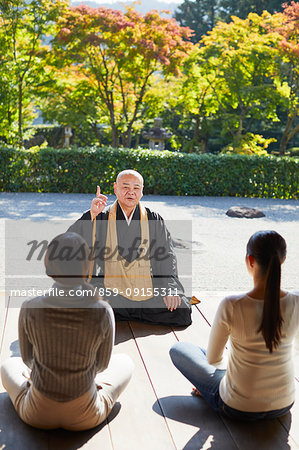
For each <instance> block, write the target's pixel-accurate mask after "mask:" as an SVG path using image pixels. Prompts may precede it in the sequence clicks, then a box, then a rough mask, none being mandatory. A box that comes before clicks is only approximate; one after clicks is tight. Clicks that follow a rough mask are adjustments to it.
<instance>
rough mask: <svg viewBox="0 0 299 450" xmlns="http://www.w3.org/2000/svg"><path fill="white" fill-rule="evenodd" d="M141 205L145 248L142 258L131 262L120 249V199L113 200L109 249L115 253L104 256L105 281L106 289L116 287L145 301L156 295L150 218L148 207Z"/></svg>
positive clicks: (132, 297) (133, 298)
mask: <svg viewBox="0 0 299 450" xmlns="http://www.w3.org/2000/svg"><path fill="white" fill-rule="evenodd" d="M138 207H139V208H140V228H141V242H142V248H141V253H140V255H139V257H138V258H136V259H135V260H134V261H132V262H128V261H126V260H125V259H124V258H123V257H122V256H121V255H120V254H119V251H118V240H117V231H116V210H117V202H114V204H113V205H112V206H111V208H110V210H109V217H108V227H107V238H106V248H110V249H112V253H110V254H109V256H108V257H107V258H106V259H105V276H104V284H105V287H106V288H109V289H112V290H113V289H114V290H115V291H117V293H118V294H120V295H122V296H123V297H126V298H128V299H129V300H134V301H143V300H148V299H150V298H152V297H153V282H152V276H151V263H150V257H149V243H150V238H149V226H148V217H147V212H146V209H145V208H144V206H143V205H141V203H139V204H138ZM116 249H117V250H116Z"/></svg>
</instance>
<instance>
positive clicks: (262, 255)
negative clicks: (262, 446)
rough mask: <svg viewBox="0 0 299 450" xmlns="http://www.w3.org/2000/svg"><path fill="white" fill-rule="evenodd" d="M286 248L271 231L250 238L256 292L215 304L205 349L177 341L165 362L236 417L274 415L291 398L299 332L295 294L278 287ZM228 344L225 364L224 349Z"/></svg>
mask: <svg viewBox="0 0 299 450" xmlns="http://www.w3.org/2000/svg"><path fill="white" fill-rule="evenodd" d="M285 257H286V243H285V240H284V239H283V237H282V236H280V235H279V234H278V233H276V232H275V231H259V232H257V233H255V234H254V235H253V236H251V238H250V239H249V241H248V244H247V251H246V265H247V269H248V272H249V274H250V275H251V276H252V277H253V288H252V290H251V291H250V292H248V293H246V294H240V295H234V296H229V297H226V298H225V299H224V300H222V302H221V303H220V305H219V307H218V310H217V312H216V316H215V319H214V323H213V326H212V329H211V333H210V338H209V344H208V348H207V351H205V350H203V349H201V348H200V347H197V346H195V345H193V344H191V343H184V342H179V343H177V344H175V345H174V346H173V347H172V348H171V350H170V357H171V359H172V361H173V363H174V365H175V366H176V367H177V368H178V369H179V370H180V372H181V373H182V374H183V375H184V376H185V377H186V378H188V380H189V381H191V383H192V384H193V385H194V386H195V389H194V394H195V395H199V396H202V397H203V398H204V399H205V400H206V401H207V402H208V403H209V404H210V406H211V407H212V408H213V409H214V410H216V411H217V412H220V413H223V414H224V415H226V416H228V417H230V418H232V419H238V420H258V419H271V418H277V417H280V416H282V415H284V414H286V413H287V412H288V411H289V410H290V408H291V407H292V404H293V402H294V398H295V381H294V367H293V361H292V344H293V341H294V338H295V334H296V332H297V331H298V329H299V293H291V292H286V291H284V290H282V289H281V287H280V278H281V264H282V263H283V262H284V260H285ZM228 340H229V342H230V349H229V352H228V359H227V364H226V363H225V362H224V357H223V354H224V348H225V345H226V343H227V341H228Z"/></svg>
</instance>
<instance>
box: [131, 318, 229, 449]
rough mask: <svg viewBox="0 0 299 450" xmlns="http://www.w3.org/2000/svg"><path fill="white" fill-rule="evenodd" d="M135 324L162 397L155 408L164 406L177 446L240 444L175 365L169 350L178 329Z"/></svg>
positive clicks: (195, 447)
mask: <svg viewBox="0 0 299 450" xmlns="http://www.w3.org/2000/svg"><path fill="white" fill-rule="evenodd" d="M131 326H132V330H133V333H134V336H135V339H136V342H137V345H138V347H139V350H140V352H141V354H142V358H143V360H144V363H145V365H146V368H147V370H148V373H149V376H150V378H151V381H152V383H153V386H154V389H155V391H156V394H157V396H158V398H159V401H158V402H156V403H155V404H154V406H153V409H154V411H156V412H157V414H160V408H161V409H162V411H163V414H164V415H165V417H166V418H167V423H168V426H169V429H170V431H171V434H172V436H173V438H174V441H175V444H176V446H177V448H178V449H183V448H184V449H200V448H210V446H212V448H213V449H221V450H225V449H229V450H233V449H234V448H236V446H235V445H234V442H233V440H232V439H231V437H230V435H229V433H228V432H227V429H226V428H225V426H224V425H223V422H222V421H221V419H220V418H219V416H218V415H217V414H215V413H214V412H213V411H212V410H211V408H209V407H208V406H207V405H206V403H205V402H201V401H199V400H200V399H198V398H195V397H193V396H191V395H190V383H189V381H188V380H186V379H185V378H184V377H183V376H182V375H181V374H180V373H179V371H178V370H176V369H175V367H174V366H173V364H172V362H171V360H170V357H169V355H168V352H169V349H170V347H171V346H172V345H173V344H174V343H175V342H177V339H176V336H175V335H174V333H167V327H157V326H154V325H152V326H151V325H144V324H140V323H137V322H133V323H131ZM165 333H166V334H165Z"/></svg>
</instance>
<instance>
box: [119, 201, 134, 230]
mask: <svg viewBox="0 0 299 450" xmlns="http://www.w3.org/2000/svg"><path fill="white" fill-rule="evenodd" d="M117 204H118V206H119V207H120V209H121V211H122V213H123V215H124V218H125V219H126V222H127V224H128V225H130V223H131V220H132V218H133V216H134V213H135V210H136V206H139V203H137V205H136V206H135V208H134V209H133V211H132V214H131V215H130V218H128V216H127V214H126V213H125V211H124V210H123V209H122V207H121V206H120V204H119V202H117Z"/></svg>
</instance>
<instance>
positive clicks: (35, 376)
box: [19, 284, 114, 402]
mask: <svg viewBox="0 0 299 450" xmlns="http://www.w3.org/2000/svg"><path fill="white" fill-rule="evenodd" d="M55 286H58V285H57V284H54V287H55ZM85 288H86V287H85V286H84V287H83V289H85ZM58 289H59V291H61V290H62V289H63V287H62V285H59V287H58ZM77 289H80V290H83V289H82V287H81V286H78V287H75V288H72V291H73V292H76V290H77ZM64 295H65V296H60V297H54V296H51V295H47V296H44V297H37V298H34V299H30V300H26V301H25V302H24V303H23V305H22V308H21V311H20V316H19V343H20V352H21V355H22V358H23V361H24V363H25V364H26V365H27V366H28V367H30V368H31V369H32V371H31V380H32V383H33V386H34V387H35V388H36V389H37V390H38V391H39V392H41V393H42V394H43V395H44V396H46V397H48V398H50V399H51V400H54V401H58V402H68V401H71V400H74V399H75V398H78V397H80V396H81V395H83V394H84V393H85V392H87V391H88V390H89V389H90V388H91V386H92V385H93V384H94V383H95V381H94V378H95V375H96V373H97V372H102V371H103V370H105V369H106V368H107V366H108V363H109V360H110V356H111V352H112V348H113V344H114V316H113V311H112V309H111V307H110V306H109V305H108V304H107V303H106V302H104V301H95V300H93V299H92V298H91V297H88V296H86V297H85V296H69V295H68V290H67V288H66V287H65V288H64Z"/></svg>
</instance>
